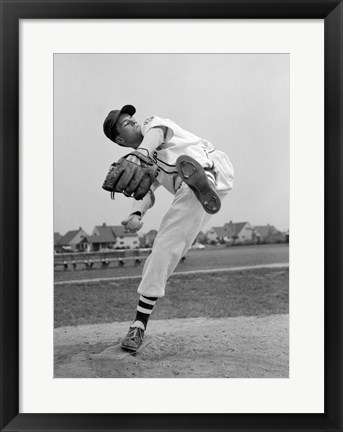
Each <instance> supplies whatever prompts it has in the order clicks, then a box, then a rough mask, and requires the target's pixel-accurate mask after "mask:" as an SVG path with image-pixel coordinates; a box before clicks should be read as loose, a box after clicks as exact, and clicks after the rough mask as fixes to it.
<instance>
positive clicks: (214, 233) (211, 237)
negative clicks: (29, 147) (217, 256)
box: [206, 227, 228, 243]
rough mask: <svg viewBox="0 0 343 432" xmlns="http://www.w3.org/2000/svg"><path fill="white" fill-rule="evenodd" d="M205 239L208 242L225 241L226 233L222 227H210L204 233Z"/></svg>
mask: <svg viewBox="0 0 343 432" xmlns="http://www.w3.org/2000/svg"><path fill="white" fill-rule="evenodd" d="M206 240H207V242H208V243H223V242H225V241H227V240H228V239H227V234H226V232H225V230H224V227H212V228H211V229H210V230H209V231H207V233H206Z"/></svg>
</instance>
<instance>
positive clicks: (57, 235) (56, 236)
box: [54, 232, 62, 247]
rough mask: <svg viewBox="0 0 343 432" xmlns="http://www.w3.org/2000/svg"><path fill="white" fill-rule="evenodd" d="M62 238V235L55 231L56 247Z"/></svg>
mask: <svg viewBox="0 0 343 432" xmlns="http://www.w3.org/2000/svg"><path fill="white" fill-rule="evenodd" d="M61 238H62V235H61V234H60V233H58V232H54V247H55V246H56V245H57V243H58V242H59V240H60V239H61Z"/></svg>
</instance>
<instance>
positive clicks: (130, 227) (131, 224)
mask: <svg viewBox="0 0 343 432" xmlns="http://www.w3.org/2000/svg"><path fill="white" fill-rule="evenodd" d="M121 224H122V225H123V226H124V228H125V231H126V232H134V233H135V232H137V231H139V230H140V229H141V228H142V226H143V222H142V221H141V217H140V216H138V215H137V214H132V215H130V216H129V217H128V218H127V219H125V220H123V221H122V222H121Z"/></svg>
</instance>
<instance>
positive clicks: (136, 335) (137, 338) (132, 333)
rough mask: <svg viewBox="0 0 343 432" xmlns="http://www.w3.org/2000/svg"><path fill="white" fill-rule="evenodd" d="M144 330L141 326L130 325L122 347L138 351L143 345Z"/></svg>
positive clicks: (126, 349)
mask: <svg viewBox="0 0 343 432" xmlns="http://www.w3.org/2000/svg"><path fill="white" fill-rule="evenodd" d="M143 338H144V330H143V329H141V328H140V327H130V328H129V331H128V333H127V335H126V336H125V337H124V339H123V340H122V342H121V347H122V349H123V350H125V351H131V352H136V351H138V349H139V347H140V346H141V345H142V342H143Z"/></svg>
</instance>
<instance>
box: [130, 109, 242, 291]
mask: <svg viewBox="0 0 343 432" xmlns="http://www.w3.org/2000/svg"><path fill="white" fill-rule="evenodd" d="M159 126H162V127H164V128H165V130H166V133H165V137H164V141H163V142H162V143H161V144H160V145H159V146H158V147H157V148H156V150H155V151H154V152H153V154H150V156H151V157H152V158H153V159H154V161H155V162H156V164H157V165H158V176H157V178H156V181H155V182H154V184H153V185H152V190H155V189H156V188H157V187H159V186H160V185H162V186H164V187H165V188H166V189H167V190H168V191H169V192H171V193H172V194H173V195H174V196H175V197H174V200H173V202H172V205H171V207H170V208H169V210H168V211H167V213H166V214H165V216H164V217H163V219H162V221H161V225H160V227H159V230H158V234H157V236H156V239H155V241H154V245H153V248H152V252H151V254H150V255H149V257H148V258H147V260H146V262H145V265H144V268H143V274H142V280H141V283H140V284H139V287H138V292H139V293H140V294H142V295H144V296H146V297H163V296H164V293H165V286H166V282H167V280H168V278H169V276H170V275H171V274H172V272H173V271H174V269H175V267H176V266H177V264H178V262H179V261H180V259H181V258H182V256H184V255H185V254H186V253H187V251H188V250H189V248H190V247H191V245H192V244H193V242H194V240H195V238H196V236H197V235H198V233H199V232H200V230H201V229H202V227H203V226H204V225H205V224H206V223H207V222H208V220H209V218H210V217H211V215H210V214H208V213H206V212H205V210H204V209H203V207H202V205H201V204H200V202H199V201H198V199H197V198H196V196H195V194H194V192H193V191H192V190H191V189H190V188H189V186H188V185H187V184H186V183H182V182H181V179H180V177H179V176H178V173H177V171H176V159H177V158H178V157H179V156H181V155H184V154H186V155H189V156H191V157H193V158H194V159H196V160H197V161H198V162H199V163H200V164H201V165H202V166H203V167H204V168H211V169H212V170H213V171H214V173H215V177H216V185H215V187H216V191H217V194H218V195H219V197H220V199H221V200H222V199H223V198H224V197H225V196H226V195H227V194H228V192H229V191H230V190H231V189H232V187H233V178H234V170H233V167H232V164H231V161H230V159H229V157H228V156H227V155H226V154H225V153H224V152H222V151H220V150H215V149H214V147H213V145H212V144H211V143H210V142H209V141H207V140H205V139H202V138H199V137H198V136H196V135H194V134H192V133H191V132H188V131H186V130H185V129H182V128H181V127H180V126H178V125H177V124H176V123H174V122H173V121H171V120H169V119H162V118H160V117H157V116H151V117H148V118H147V119H146V120H145V121H144V122H143V124H142V126H141V131H142V134H143V137H144V136H145V135H146V134H147V133H148V131H149V130H150V129H151V128H154V127H159ZM140 148H144V139H143V141H142V143H141V145H140ZM149 199H150V198H149V195H147V196H146V197H145V198H143V200H140V201H135V202H134V204H133V207H132V212H136V211H140V212H141V214H142V216H143V215H144V214H145V212H146V211H147V208H148V207H149V205H147V201H148V200H149Z"/></svg>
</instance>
